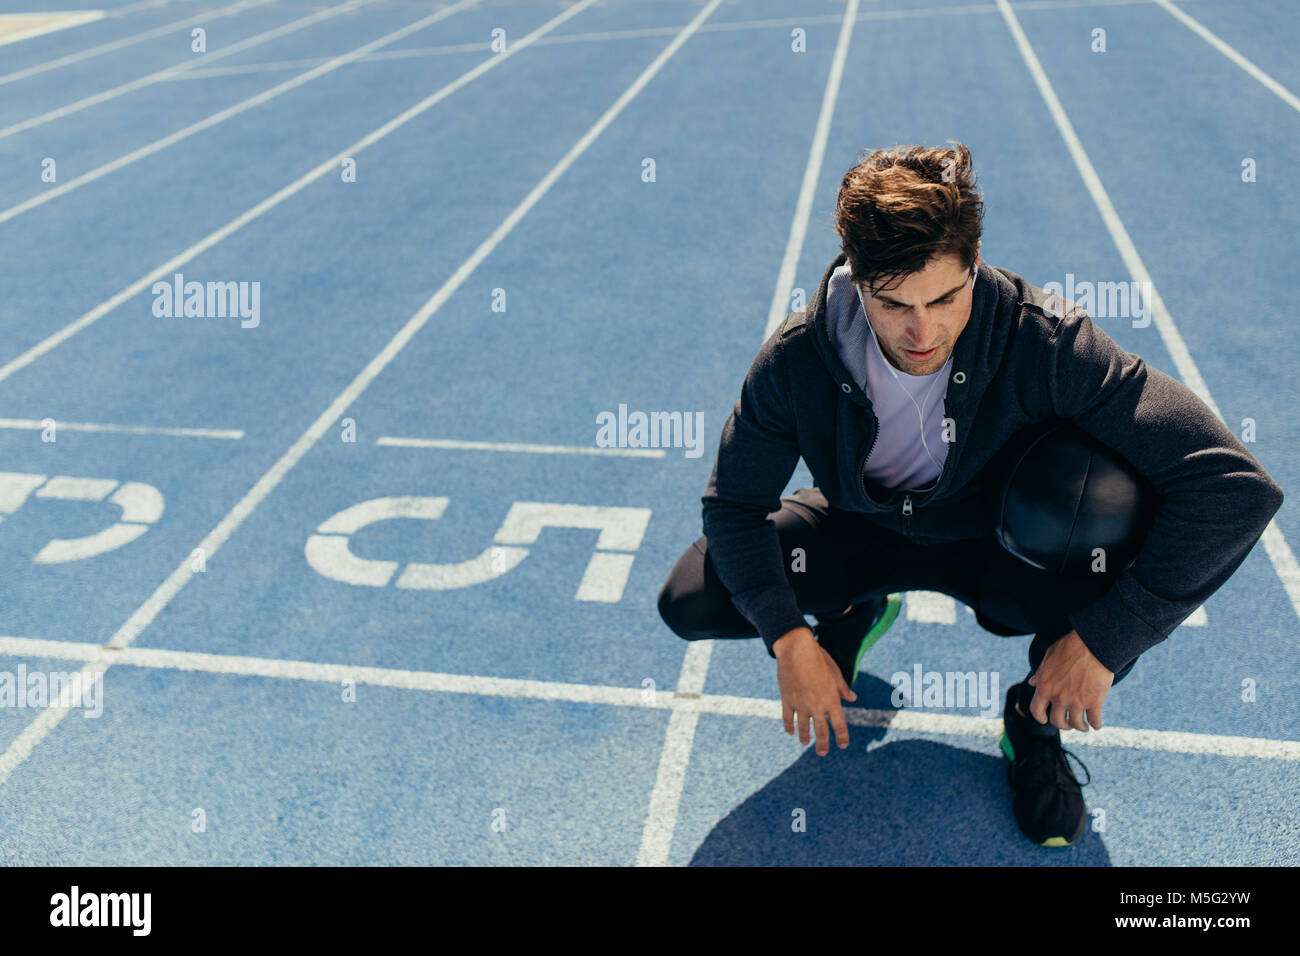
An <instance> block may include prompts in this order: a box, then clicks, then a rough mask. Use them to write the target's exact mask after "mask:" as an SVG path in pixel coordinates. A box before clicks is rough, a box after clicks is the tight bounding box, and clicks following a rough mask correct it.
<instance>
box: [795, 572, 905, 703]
mask: <svg viewBox="0 0 1300 956" xmlns="http://www.w3.org/2000/svg"><path fill="white" fill-rule="evenodd" d="M902 603H903V599H902V598H901V597H900V596H899V595H897V594H890V595H888V596H886V597H878V598H870V599H869V600H866V601H863V602H862V603H861V604H859V605H858V606H857V607H855V608H854V609H853V610H852V611H850V612H849V613H848V614H845V615H844V616H843V617H838V618H835V619H834V620H832V621H827V622H825V623H822V622H821V620H820V618H819V619H818V624H817V626H816V627H814V628H813V633H814V634H816V635H817V643H818V644H820V645H821V646H822V647H824V648H825V649H826V653H828V654H830V656H831V660H833V661H834V662H835V663H836V664H838V665H839V668H840V673H841V674H843V675H844V683H846V684H848V685H849V686H850V687H852V686H853V682H854V681H855V680H857V677H858V665H859V664H860V663H861V662H862V656H863V655H864V654H866V653H867V651H868V650H870V649H871V645H872V644H874V643H876V641H878V640H880V638H881V636H882V635H883V634H884V633H885V632H886V631H887V630H889V627H890V625H891V624H893V623H894V620H895V618H897V617H898V609H899V607H901V606H902Z"/></svg>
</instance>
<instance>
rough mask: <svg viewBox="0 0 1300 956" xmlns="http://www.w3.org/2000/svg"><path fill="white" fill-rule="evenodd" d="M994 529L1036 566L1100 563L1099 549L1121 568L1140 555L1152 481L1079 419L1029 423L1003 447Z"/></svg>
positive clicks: (1080, 570) (1060, 568)
mask: <svg viewBox="0 0 1300 956" xmlns="http://www.w3.org/2000/svg"><path fill="white" fill-rule="evenodd" d="M1000 458H1001V460H1000V462H999V463H998V465H997V468H996V471H995V474H996V475H997V479H996V480H997V481H998V482H999V486H998V487H999V488H1000V492H999V493H998V494H997V499H996V501H995V504H994V533H995V535H996V536H997V539H998V542H999V543H1000V544H1001V545H1002V547H1004V548H1006V549H1007V551H1009V552H1011V553H1012V554H1013V555H1015V556H1016V557H1018V558H1020V559H1021V560H1022V561H1026V562H1028V563H1029V564H1031V565H1033V566H1034V567H1036V568H1039V569H1041V570H1044V571H1052V572H1055V573H1064V574H1086V573H1089V572H1090V571H1092V570H1093V563H1094V560H1095V553H1094V552H1095V549H1096V548H1102V549H1104V551H1105V556H1106V560H1105V569H1106V571H1107V572H1118V571H1121V570H1123V569H1124V568H1126V567H1128V566H1129V565H1130V564H1132V563H1133V561H1134V560H1135V559H1136V558H1137V553H1138V551H1139V550H1140V549H1141V547H1142V541H1143V539H1144V538H1145V537H1146V532H1147V529H1148V528H1149V527H1150V524H1151V517H1152V513H1153V509H1154V505H1155V491H1154V489H1153V488H1152V486H1151V483H1150V482H1149V481H1148V480H1147V479H1146V478H1144V477H1143V476H1142V475H1141V474H1140V473H1139V472H1138V471H1137V470H1136V469H1135V468H1134V467H1133V466H1132V465H1130V464H1129V463H1128V462H1127V461H1125V460H1124V459H1123V458H1121V457H1120V456H1119V455H1118V454H1117V453H1115V452H1114V451H1113V450H1111V449H1110V448H1107V447H1106V446H1105V445H1103V444H1102V443H1101V442H1099V441H1097V440H1096V439H1095V438H1093V437H1092V436H1091V435H1089V434H1088V433H1087V432H1085V431H1084V430H1083V429H1081V428H1079V427H1078V426H1077V425H1075V424H1074V423H1073V422H1070V421H1068V420H1065V419H1058V420H1055V421H1052V422H1049V423H1040V424H1039V425H1036V426H1033V427H1031V428H1027V429H1025V430H1024V431H1022V432H1020V433H1018V434H1017V436H1016V437H1015V438H1013V439H1012V441H1010V442H1008V443H1007V447H1006V449H1004V451H1003V452H1002V453H1000Z"/></svg>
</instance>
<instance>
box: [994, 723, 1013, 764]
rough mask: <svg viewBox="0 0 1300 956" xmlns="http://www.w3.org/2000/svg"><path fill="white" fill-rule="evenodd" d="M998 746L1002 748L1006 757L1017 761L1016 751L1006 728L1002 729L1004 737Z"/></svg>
mask: <svg viewBox="0 0 1300 956" xmlns="http://www.w3.org/2000/svg"><path fill="white" fill-rule="evenodd" d="M998 746H999V747H1001V748H1002V756H1004V757H1006V758H1007V759H1008V760H1010V761H1011V762H1012V763H1015V762H1016V752H1015V750H1014V749H1013V748H1012V746H1011V738H1010V737H1008V736H1007V732H1006V731H1005V730H1003V731H1002V739H1001V740H999V741H998Z"/></svg>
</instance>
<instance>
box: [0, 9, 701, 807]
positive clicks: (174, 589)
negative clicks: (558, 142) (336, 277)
mask: <svg viewBox="0 0 1300 956" xmlns="http://www.w3.org/2000/svg"><path fill="white" fill-rule="evenodd" d="M595 2H596V0H579V2H578V3H575V4H573V5H572V6H570V7H568V8H566V9H565V10H564V11H563V12H562V13H560V14H559V15H558V16H555V17H553V18H552V19H550V20H548V21H547V22H546V23H544V24H543V25H542V26H540V27H538V28H537V29H536V30H534V31H533V32H532V33H530V34H528V36H526V37H524V38H523V39H522V40H520V41H519V42H518V43H517V44H515V45H514V46H513V47H511V48H508V49H507V50H506V51H505V52H503V53H501V54H499V55H498V57H497V58H496V59H492V60H488V61H486V62H485V63H483V64H481V65H480V66H479V67H476V70H477V71H480V72H481V71H485V70H487V69H489V68H490V66H491V65H492V64H495V63H499V62H500V61H501V60H502V59H504V58H506V57H508V56H511V55H513V54H514V53H517V52H518V51H519V50H522V49H526V48H527V47H528V46H529V45H530V43H531V41H532V39H534V38H536V37H538V36H541V35H543V34H544V33H547V32H549V31H550V30H553V29H554V28H555V27H557V26H560V25H561V24H562V23H564V22H565V21H567V20H569V19H571V18H573V17H574V16H576V15H577V14H578V13H580V12H582V11H583V10H585V9H586V8H587V7H589V6H591V5H592V4H593V3H595ZM721 2H722V0H710V2H709V4H708V5H707V6H705V7H704V9H702V10H701V11H700V13H699V14H698V15H697V16H696V17H695V19H694V20H692V21H691V22H690V24H688V25H687V26H686V27H685V28H684V29H683V30H682V32H681V33H679V34H678V35H677V37H676V39H674V40H673V42H671V43H669V44H668V46H666V47H665V48H664V49H663V51H662V52H661V53H660V54H659V55H658V56H657V57H655V59H654V60H653V61H652V62H651V64H650V65H649V66H648V67H646V68H645V70H644V71H642V73H641V75H640V76H638V77H637V78H636V79H635V80H634V81H633V82H632V84H631V85H630V86H629V87H628V88H627V89H626V90H624V91H623V93H622V95H621V96H619V98H618V99H617V100H616V101H615V102H614V104H613V105H612V106H610V107H609V109H607V110H606V111H605V112H604V114H603V115H602V116H601V117H600V119H598V120H597V121H596V122H595V123H594V124H592V126H591V128H590V129H588V130H587V132H586V133H584V134H583V136H582V138H581V139H579V140H578V142H577V143H575V144H574V145H573V146H572V147H570V149H569V151H568V152H567V153H565V154H564V156H563V158H561V159H560V161H559V162H558V163H556V164H555V166H553V167H552V168H551V170H550V172H548V173H547V174H546V175H545V176H544V177H542V179H541V181H540V182H538V183H537V185H536V186H534V187H533V188H532V190H531V191H530V192H529V193H528V195H527V196H525V197H524V199H523V200H522V201H521V202H520V203H519V204H518V205H517V206H515V208H514V209H512V210H511V211H510V213H509V214H508V215H507V216H506V218H505V219H504V220H502V222H501V223H500V224H499V225H498V226H497V228H496V229H495V230H493V232H492V234H491V235H490V236H488V238H487V239H485V240H483V242H482V243H481V244H480V245H479V247H478V248H477V249H475V250H474V252H473V254H472V255H471V256H470V257H469V258H468V259H467V260H465V262H464V263H462V264H461V266H460V268H459V269H457V270H456V272H455V273H454V274H453V275H452V276H451V278H449V279H448V280H447V281H446V282H444V283H443V285H442V287H441V288H439V289H438V291H437V292H435V293H434V294H433V296H432V297H431V298H430V299H429V300H428V301H427V302H426V303H425V304H424V305H423V306H422V307H421V308H420V310H419V311H418V312H416V313H415V315H413V316H412V317H411V318H410V319H409V320H407V322H406V324H405V325H403V326H402V328H401V329H400V330H399V331H398V333H397V334H396V335H395V336H393V338H392V339H391V340H390V341H389V343H388V344H387V345H386V346H384V348H383V350H382V351H381V352H380V353H379V354H378V355H376V356H375V357H374V358H373V359H371V360H370V362H369V363H368V364H367V365H366V367H365V368H364V369H362V371H361V373H360V374H359V375H357V377H356V378H355V379H353V380H352V382H351V383H350V384H349V385H348V386H347V388H345V389H344V390H343V391H342V392H341V393H340V394H339V396H338V397H337V398H336V399H335V400H334V401H333V402H331V403H330V405H329V407H328V408H327V409H325V411H324V412H322V413H321V415H320V416H319V417H318V418H317V419H316V421H314V422H313V423H312V424H311V426H310V427H309V428H308V429H307V430H306V431H305V432H303V434H302V435H301V436H300V437H299V438H298V440H297V441H296V442H294V443H293V445H292V446H291V447H290V448H289V450H288V451H286V452H285V453H284V454H283V455H281V456H280V458H279V460H278V461H276V463H275V464H274V465H272V466H271V469H270V470H269V471H268V472H267V473H266V474H264V475H263V476H262V477H261V478H259V479H258V481H257V483H256V484H254V485H253V487H252V488H251V489H249V490H248V492H246V493H245V495H244V496H243V497H242V498H241V499H240V500H239V501H238V503H236V505H235V507H234V508H232V509H231V510H230V511H229V512H228V513H227V514H226V516H225V517H224V518H222V519H221V521H220V522H219V523H218V524H217V526H216V527H215V528H213V529H212V531H211V532H209V533H208V535H207V537H205V538H204V539H203V541H201V542H200V543H199V545H198V547H199V548H201V549H202V550H203V553H204V554H206V555H208V556H212V555H214V554H216V553H217V551H218V550H219V549H220V548H221V546H222V545H223V544H225V542H226V541H227V540H229V539H230V536H231V535H233V534H234V533H235V531H236V530H237V529H238V528H239V526H240V525H241V524H243V522H244V520H245V519H246V518H247V517H248V516H249V515H250V514H252V513H253V511H254V509H256V508H257V506H258V505H260V504H261V503H262V502H263V501H264V500H265V499H266V497H267V496H268V495H269V494H270V493H271V492H272V491H273V490H274V489H275V487H276V486H277V485H278V484H279V483H280V482H281V481H282V480H283V479H284V477H285V475H287V474H288V473H289V471H290V469H292V468H293V467H294V465H296V464H297V463H298V462H299V461H300V460H302V457H303V456H304V455H306V454H307V452H308V451H309V450H310V449H311V448H312V446H314V445H315V444H316V442H317V441H319V440H320V438H321V437H322V436H323V435H325V434H326V433H327V432H328V431H329V430H330V428H331V427H332V426H333V424H334V423H335V422H336V421H337V420H338V418H339V417H340V416H341V415H342V414H343V413H344V412H345V411H346V410H347V408H348V406H349V405H351V404H352V403H354V402H355V401H356V400H357V399H358V398H359V397H360V395H361V393H362V392H364V391H365V389H366V388H367V386H369V385H370V383H371V382H373V381H374V380H375V378H377V377H378V376H379V374H380V373H381V372H382V371H383V370H384V369H385V368H386V367H387V366H388V364H389V363H390V362H392V360H393V359H394V358H396V357H397V355H398V353H399V352H401V351H402V349H403V348H405V347H406V345H407V344H408V343H409V342H410V340H411V339H412V338H413V337H414V336H415V334H416V333H417V332H419V331H420V329H422V328H423V327H424V326H425V324H426V323H427V322H428V321H429V319H430V318H431V317H432V316H433V315H434V314H435V313H436V312H437V311H438V310H439V309H440V308H442V306H443V305H444V304H445V303H446V302H447V300H448V299H449V298H450V297H451V296H452V294H453V293H454V292H455V291H456V290H457V289H458V288H460V286H461V285H462V284H463V283H464V282H465V281H466V280H467V279H468V278H469V277H470V275H472V274H473V272H474V270H475V269H476V268H478V266H479V264H480V263H482V262H483V260H484V259H486V258H487V257H488V256H489V255H490V254H491V253H492V251H493V250H494V249H496V247H497V246H498V245H500V243H501V242H502V241H503V240H504V239H505V238H506V237H507V236H508V235H509V234H510V233H511V231H513V229H514V227H515V226H516V225H518V224H519V222H520V221H521V220H522V219H523V217H524V216H525V215H527V213H528V212H529V211H530V210H531V209H532V208H533V207H534V206H535V205H537V203H538V202H540V201H541V199H542V198H543V197H544V196H545V195H546V194H547V192H549V191H550V188H551V187H552V186H553V185H554V184H555V183H556V181H557V180H558V179H559V178H560V176H562V175H563V174H564V173H565V171H567V170H568V169H569V167H570V166H572V165H573V163H574V162H576V161H577V159H578V157H579V156H581V155H582V154H583V153H585V152H586V151H587V149H588V148H589V147H590V146H591V144H592V143H594V142H595V141H596V138H597V137H598V136H599V135H600V134H601V133H602V132H604V131H605V129H606V128H607V127H608V126H609V125H610V124H611V123H612V122H613V121H614V119H615V118H616V117H617V116H618V115H619V114H620V113H622V112H623V110H624V109H625V108H626V107H627V105H628V104H629V103H630V102H632V100H633V98H635V97H636V95H637V94H638V93H640V92H641V90H642V89H644V88H645V86H646V84H648V83H649V82H650V80H651V79H652V78H653V77H654V76H655V74H657V73H658V72H659V70H660V69H662V67H663V65H664V64H665V63H667V62H668V60H669V58H670V57H672V56H673V54H675V53H676V52H677V51H678V50H679V49H681V47H682V44H684V43H685V42H686V40H687V39H688V38H689V37H690V36H691V34H693V33H694V32H695V30H696V28H697V27H698V26H699V24H700V22H701V21H703V20H704V18H705V17H707V16H708V15H709V14H710V13H712V12H713V10H714V9H715V8H716V7H717V6H718V4H719V3H721ZM474 74H475V71H471V72H470V73H467V74H465V76H464V77H462V80H463V81H464V82H468V79H467V78H468V77H470V76H471V75H474ZM457 82H458V83H460V82H461V81H457ZM454 85H455V84H453V86H454ZM450 88H451V87H445V88H444V90H449V89H450ZM438 95H441V94H438ZM431 99H432V98H431ZM425 102H428V101H427V100H426V101H425ZM408 112H409V111H408ZM403 115H405V114H403ZM372 135H373V134H372ZM190 553H192V550H191V549H187V551H186V554H187V556H186V557H185V558H184V559H183V560H182V561H181V563H180V565H179V566H178V567H177V568H176V569H175V570H174V571H173V572H172V573H171V574H170V575H169V576H168V578H167V580H166V581H164V582H163V583H162V584H161V585H159V587H158V589H157V590H156V591H154V593H153V594H152V595H150V596H149V598H148V599H146V600H145V602H144V603H143V604H142V605H140V607H139V608H137V609H136V611H135V613H133V614H132V615H131V617H130V618H128V619H127V621H126V622H125V623H124V624H123V625H122V626H121V627H119V628H118V629H117V632H116V633H115V634H114V635H113V637H112V639H111V640H110V641H109V642H108V646H109V647H114V648H124V647H127V646H128V645H130V643H131V642H132V641H134V640H135V638H136V637H138V636H139V635H140V633H141V632H142V631H144V629H145V628H146V627H148V626H149V624H150V623H151V622H152V621H153V619H154V618H155V617H157V616H158V615H159V614H160V613H161V612H162V610H163V609H164V608H165V607H166V606H167V605H168V604H169V603H171V600H172V599H173V598H174V597H175V596H176V595H177V594H178V593H180V591H181V589H182V588H183V587H184V586H185V585H186V584H187V583H188V582H189V580H190V579H191V578H192V577H193V576H194V574H195V573H196V572H195V571H194V570H193V569H192V566H191V564H190V559H189V557H188V555H189V554H190ZM65 713H67V711H60V712H59V716H57V717H54V718H50V719H48V720H46V719H41V720H38V721H36V722H34V724H33V725H32V726H33V727H36V726H37V725H38V724H39V728H38V729H36V730H33V729H32V727H29V728H28V731H31V733H30V734H29V733H28V732H27V731H24V734H23V735H21V736H20V738H19V740H17V741H15V742H14V743H13V744H12V745H11V746H10V748H9V750H8V751H6V752H5V754H4V755H3V756H0V784H2V783H3V782H4V781H5V780H6V779H8V775H9V773H11V772H12V770H13V768H14V767H16V766H17V765H18V764H19V763H21V761H22V759H25V757H26V755H27V754H29V753H30V752H31V749H32V747H34V746H35V744H36V743H38V742H39V741H40V740H41V739H42V738H43V737H44V736H45V735H46V734H48V733H49V731H50V730H52V729H53V728H54V727H56V726H57V725H58V722H59V720H61V719H62V715H63V714H65ZM41 717H42V718H45V717H46V715H45V714H42V715H41ZM33 735H34V736H33ZM15 748H20V749H19V750H15Z"/></svg>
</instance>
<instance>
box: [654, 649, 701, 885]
mask: <svg viewBox="0 0 1300 956" xmlns="http://www.w3.org/2000/svg"><path fill="white" fill-rule="evenodd" d="M712 655H713V642H712V641H692V642H691V643H690V646H688V647H687V648H686V656H685V658H684V659H683V660H682V670H681V673H680V674H679V675H678V678H677V690H676V692H675V693H674V694H673V695H672V696H671V697H670V698H667V699H669V700H673V701H680V700H691V699H695V700H698V699H700V698H701V697H702V695H703V692H704V681H705V678H706V677H707V676H708V670H709V660H710V658H711V657H712ZM699 720H700V715H699V711H697V710H687V709H683V708H674V709H673V712H672V715H671V716H670V717H669V718H668V729H667V730H666V731H665V732H664V746H663V750H662V751H660V753H659V767H658V769H657V770H656V771H655V783H654V789H653V790H651V791H650V805H649V807H648V808H647V810H646V820H645V825H644V826H643V827H642V829H641V845H640V847H639V849H638V850H637V855H636V865H637V866H667V865H668V853H669V851H670V850H671V849H672V844H673V833H674V832H676V830H677V808H678V807H679V806H680V805H681V802H682V789H683V788H684V787H685V786H686V768H687V766H688V765H689V764H690V761H691V747H692V746H693V745H694V743H695V728H696V726H697V725H698V724H699Z"/></svg>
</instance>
